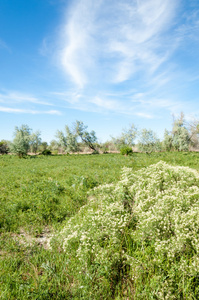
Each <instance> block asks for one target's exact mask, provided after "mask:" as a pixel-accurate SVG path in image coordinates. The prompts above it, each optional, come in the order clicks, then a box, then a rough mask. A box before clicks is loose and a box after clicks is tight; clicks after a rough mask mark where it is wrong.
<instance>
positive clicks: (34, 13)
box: [0, 0, 199, 142]
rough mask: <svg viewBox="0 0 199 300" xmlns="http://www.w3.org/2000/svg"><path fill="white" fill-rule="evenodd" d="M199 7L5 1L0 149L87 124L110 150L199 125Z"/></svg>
mask: <svg viewBox="0 0 199 300" xmlns="http://www.w3.org/2000/svg"><path fill="white" fill-rule="evenodd" d="M198 99H199V1H197V0H190V1H185V0H181V1H180V0H175V1H174V0H164V1H162V0H108V1H107V0H98V1H94V0H68V1H67V0H28V1H25V0H17V1H16V0H0V128H1V129H0V140H1V139H8V140H12V138H13V132H14V127H15V126H20V125H21V124H27V125H29V127H30V128H32V129H33V131H36V130H38V129H40V130H41V133H42V139H43V140H45V141H47V142H50V140H52V139H54V136H55V133H56V131H57V130H63V129H64V126H65V125H66V124H68V125H70V124H72V123H73V122H74V121H75V120H82V121H83V122H84V123H85V124H86V125H88V128H89V129H90V130H95V131H96V134H97V136H98V137H99V140H100V141H105V140H107V139H110V136H114V137H116V136H118V135H119V134H120V133H121V131H122V129H123V128H128V126H129V125H130V124H132V123H134V124H135V125H136V126H137V127H138V128H140V129H141V128H148V129H152V130H154V131H155V132H156V133H157V134H158V136H159V137H160V138H162V137H163V134H164V129H165V128H167V129H168V130H171V126H172V120H173V117H172V115H175V116H178V115H179V114H180V112H181V111H183V112H184V113H185V116H186V118H187V119H188V120H190V119H192V118H198V117H199V100H198Z"/></svg>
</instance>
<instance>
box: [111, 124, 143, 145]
mask: <svg viewBox="0 0 199 300" xmlns="http://www.w3.org/2000/svg"><path fill="white" fill-rule="evenodd" d="M137 132H138V131H137V128H136V127H135V125H134V124H131V125H130V127H129V128H127V129H126V128H125V129H123V130H122V133H121V135H120V136H119V137H117V138H114V137H112V141H113V143H114V144H115V145H116V147H117V148H118V149H119V150H120V149H121V148H123V147H125V146H128V147H132V146H134V145H135V139H136V137H137Z"/></svg>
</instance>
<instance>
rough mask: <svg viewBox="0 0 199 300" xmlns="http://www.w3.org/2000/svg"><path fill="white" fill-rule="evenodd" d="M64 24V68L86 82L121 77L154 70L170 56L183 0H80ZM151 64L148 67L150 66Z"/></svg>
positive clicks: (120, 79) (115, 80) (80, 83)
mask: <svg viewBox="0 0 199 300" xmlns="http://www.w3.org/2000/svg"><path fill="white" fill-rule="evenodd" d="M74 3H75V4H73V5H72V7H71V10H70V13H69V14H68V15H67V21H66V24H65V25H64V27H63V29H62V36H61V38H62V45H63V47H62V49H61V51H60V53H59V55H60V62H61V64H62V67H63V69H64V71H65V72H66V73H67V74H68V75H69V76H70V78H71V79H72V81H73V82H74V83H75V84H76V85H77V86H78V87H80V88H83V87H84V86H86V85H87V84H90V83H93V82H94V81H95V80H96V81H97V80H98V79H99V77H100V79H101V80H102V81H103V80H105V81H106V82H111V83H120V82H124V81H126V80H129V79H132V77H133V76H134V75H135V74H136V73H137V72H139V71H144V72H145V73H150V74H151V73H154V72H155V71H156V70H157V69H158V68H159V67H160V66H161V65H162V64H163V63H164V62H165V61H166V60H167V59H168V56H169V53H168V52H170V51H168V48H167V49H165V45H164V43H161V42H160V41H161V40H162V41H163V38H165V35H166V32H167V31H168V29H169V28H170V26H171V24H172V20H173V17H174V15H175V9H176V6H177V3H178V1H171V0H165V1H161V0H148V1H144V0H140V1H138V0H134V1H132V0H131V1H130V0H118V1H115V0H110V1H108V2H107V1H105V0H100V1H97V4H96V2H94V1H91V0H80V1H76V2H74ZM146 67H147V71H146Z"/></svg>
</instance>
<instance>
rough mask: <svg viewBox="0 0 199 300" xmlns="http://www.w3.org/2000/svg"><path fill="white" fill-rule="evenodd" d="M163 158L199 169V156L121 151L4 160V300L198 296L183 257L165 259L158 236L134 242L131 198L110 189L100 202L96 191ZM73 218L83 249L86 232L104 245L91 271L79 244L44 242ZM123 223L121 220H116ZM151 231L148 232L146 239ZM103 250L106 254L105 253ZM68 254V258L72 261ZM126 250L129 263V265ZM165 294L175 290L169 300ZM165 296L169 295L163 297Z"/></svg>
mask: <svg viewBox="0 0 199 300" xmlns="http://www.w3.org/2000/svg"><path fill="white" fill-rule="evenodd" d="M160 160H162V161H165V162H167V163H169V164H170V165H173V166H188V167H191V168H194V169H196V170H199V155H198V153H177V152H176V153H151V154H141V153H134V154H133V155H132V156H130V157H128V156H127V157H124V156H122V155H120V154H105V155H64V156H61V155H60V156H51V157H42V156H41V157H39V156H38V157H28V158H26V159H18V158H17V157H13V156H1V157H0V169H1V173H0V191H1V193H0V204H1V210H0V226H1V227H0V231H1V236H0V259H1V260H0V270H1V271H0V298H1V299H128V298H129V299H167V298H168V297H170V298H168V299H183V297H184V298H185V299H197V297H198V290H197V286H198V283H199V282H198V283H197V278H198V277H197V276H195V275H197V274H195V275H194V274H192V273H190V271H189V272H188V271H186V272H187V273H186V274H185V271H182V257H181V255H180V254H178V255H176V254H175V264H174V263H173V261H171V260H169V259H166V257H165V254H164V255H162V254H161V253H162V252H157V251H155V249H156V248H155V247H156V244H155V242H156V243H157V241H155V239H154V238H153V240H151V241H149V239H148V238H147V239H146V240H142V241H141V240H139V238H137V240H132V237H131V236H130V235H129V228H134V227H135V224H136V220H137V219H136V218H133V219H132V220H131V222H130V223H129V224H128V220H127V219H124V216H127V215H128V216H131V213H132V212H131V209H130V207H131V205H132V197H131V195H129V192H128V189H127V190H125V191H123V196H121V197H120V194H119V193H117V194H116V196H111V195H112V187H109V186H107V187H106V188H105V191H103V193H102V192H101V191H100V193H102V195H105V196H104V197H105V198H106V199H107V200H106V201H105V202H104V201H103V197H98V195H100V193H99V191H98V189H96V188H97V187H98V186H100V185H104V184H110V183H113V186H115V185H117V183H118V181H119V180H120V178H121V170H122V168H123V167H128V168H131V169H132V174H133V173H134V172H136V171H137V170H140V169H141V168H146V167H148V166H150V165H151V164H155V163H157V162H159V161H160ZM143 174H144V173H143ZM185 181H186V180H185ZM93 189H95V191H94V192H93ZM106 189H107V191H106ZM109 196H111V197H109ZM114 197H116V198H117V199H120V200H119V202H117V203H118V204H117V205H114V203H115V202H114V201H115V199H114ZM195 197H196V198H197V195H196V196H195ZM95 199H97V202H96V201H95ZM98 201H99V202H98ZM107 201H108V202H107ZM194 201H196V199H195V200H194ZM91 203H92V205H91ZM196 203H197V201H196ZM85 205H86V206H85ZM90 205H91V206H90ZM99 205H101V206H99ZM81 207H83V208H82V209H81V210H80V208H81ZM99 207H100V208H101V209H100V214H98V215H99V217H100V220H101V221H100V224H103V223H104V233H105V231H106V230H105V228H107V230H108V231H107V234H104V233H103V231H102V230H101V231H100V232H99V233H98V231H97V229H98V228H101V227H98V226H101V225H99V222H98V221H97V219H95V220H96V222H97V223H96V222H95V221H94V220H92V217H93V215H92V214H95V212H96V211H97V210H98V209H99ZM111 207H112V208H111ZM91 208H92V209H93V212H92V211H90V212H89V216H90V217H89V218H88V219H86V218H87V216H88V210H89V209H91ZM111 210H112V215H111V214H110V211H111ZM146 211H147V210H146ZM84 216H85V220H84V221H82V219H81V218H84ZM71 218H73V219H74V224H77V223H75V222H77V218H78V222H79V224H85V225H84V226H86V227H85V228H86V230H85V234H84V237H85V239H83V240H84V243H85V244H83V245H82V249H87V248H85V247H87V242H88V240H87V237H88V236H89V234H91V237H92V238H93V239H96V241H97V243H96V244H95V247H96V248H95V249H96V251H97V249H98V248H97V247H99V249H98V250H99V251H97V252H96V253H98V258H97V256H96V255H94V256H93V257H92V256H91V258H90V260H89V261H88V262H87V263H88V264H90V265H89V268H88V272H86V271H85V272H86V273H85V272H83V273H79V272H82V269H81V268H82V266H83V264H84V263H85V262H86V260H87V258H88V257H87V254H86V253H87V252H82V253H83V256H82V260H81V259H80V258H81V253H80V252H79V255H80V257H75V256H73V253H75V251H76V250H75V249H78V244H76V243H74V244H73V246H69V249H68V250H67V251H64V249H65V250H66V246H65V247H62V246H61V243H60V242H59V241H60V240H59V239H58V240H56V239H54V243H53V246H52V249H51V250H50V249H47V244H46V243H43V242H42V237H43V238H46V239H47V241H48V239H49V238H50V236H51V235H55V236H56V234H55V233H56V232H59V230H61V229H63V228H65V227H66V224H68V221H69V220H71V221H70V222H72V223H73V221H72V220H73V219H71ZM118 218H120V221H121V220H123V221H121V222H120V223H118V222H117V220H118ZM106 219H107V220H108V221H107V222H108V223H107V225H105V220H106ZM92 222H94V223H93V225H91V224H92ZM114 222H115V223H114ZM72 223H71V224H72ZM113 223H114V224H115V225H114V224H113ZM124 224H125V226H124V227H121V226H122V225H124ZM149 224H150V223H149ZM78 226H79V225H78ZM143 226H144V225H143ZM122 228H123V229H122ZM143 228H144V227H143ZM146 228H148V230H149V229H150V227H146ZM146 228H145V229H143V230H144V231H145V232H146V234H149V233H147V230H146ZM88 230H90V233H88ZM119 232H121V236H120V235H119V239H118V233H119ZM80 233H81V232H80V231H79V234H80ZM71 234H72V229H71ZM103 234H104V235H103ZM197 234H198V233H197ZM66 236H68V234H66ZM138 236H139V235H138ZM155 236H158V235H157V234H155ZM117 239H118V240H117ZM117 241H118V243H117ZM77 242H78V241H77ZM65 245H66V244H65ZM100 249H104V252H103V251H102V252H101V253H100V251H101V250H100ZM172 249H173V248H172ZM187 249H188V248H187ZM87 250H88V249H87ZM87 250H86V251H87ZM105 250H107V251H105ZM168 251H169V250H168V249H167V250H166V252H168ZM187 251H188V250H187ZM66 252H67V253H68V252H70V253H71V255H70V259H69V257H68V255H66ZM124 253H125V255H126V258H125V261H126V262H127V261H128V260H129V261H128V263H124V259H123V255H124ZM103 255H104V256H103ZM185 256H186V257H183V259H185V261H186V262H187V264H188V266H191V264H193V262H194V261H193V255H192V254H191V255H190V253H189V254H186V255H185ZM103 257H104V260H103ZM132 257H133V259H134V265H133V268H134V269H133V268H132V266H131V265H132V261H131V258H132ZM108 258H110V259H108ZM93 259H94V261H95V263H94V264H93V263H92V261H93ZM79 261H81V263H79ZM85 270H86V269H85ZM133 270H134V271H133ZM136 274H139V276H137V275H136ZM136 276H137V277H136ZM160 282H162V284H163V285H164V286H163V285H161V284H160ZM167 290H168V291H170V294H168V297H167V295H166V294H167V293H166V292H165V291H167ZM161 291H164V293H163V292H162V293H163V294H162V295H163V296H161ZM157 295H158V296H157ZM157 297H159V298H157ZM161 297H162V298H161ZM164 297H165V298H164ZM166 297H167V298H166ZM172 297H174V298H172ZM194 297H195V298H194Z"/></svg>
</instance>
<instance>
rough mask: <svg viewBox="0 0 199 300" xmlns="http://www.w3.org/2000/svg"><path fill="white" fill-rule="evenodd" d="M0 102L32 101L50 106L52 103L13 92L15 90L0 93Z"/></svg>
mask: <svg viewBox="0 0 199 300" xmlns="http://www.w3.org/2000/svg"><path fill="white" fill-rule="evenodd" d="M0 102H1V103H15V104H17V103H28V102H30V103H34V104H40V105H49V106H52V105H53V104H52V103H50V102H46V101H42V100H40V99H39V98H37V97H34V96H32V95H28V94H24V93H20V92H15V91H8V92H7V91H6V92H5V93H0Z"/></svg>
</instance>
